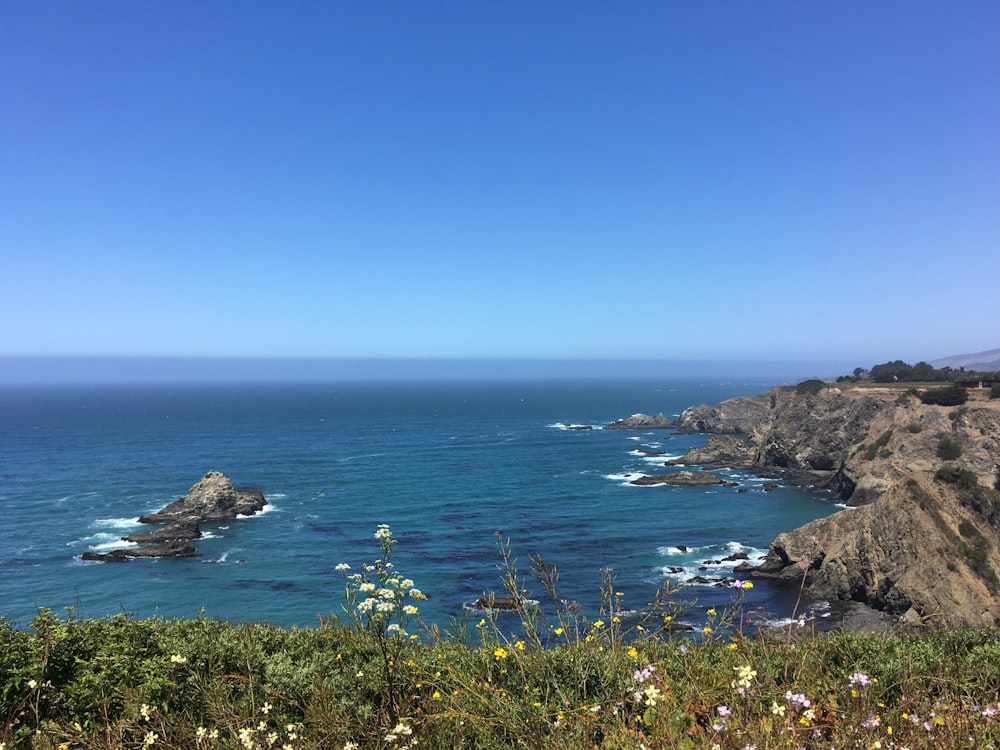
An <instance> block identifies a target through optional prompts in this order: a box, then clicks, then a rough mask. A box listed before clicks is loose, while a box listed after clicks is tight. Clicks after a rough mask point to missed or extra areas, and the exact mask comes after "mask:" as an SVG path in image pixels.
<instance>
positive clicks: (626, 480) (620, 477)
mask: <svg viewBox="0 0 1000 750" xmlns="http://www.w3.org/2000/svg"><path fill="white" fill-rule="evenodd" d="M640 476H642V475H641V474H605V475H604V478H605V479H610V480H611V481H612V482H619V483H621V484H623V485H628V486H633V485H632V484H631V482H632V480H633V479H637V478H638V477H640Z"/></svg>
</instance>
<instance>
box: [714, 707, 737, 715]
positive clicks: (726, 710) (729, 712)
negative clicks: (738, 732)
mask: <svg viewBox="0 0 1000 750" xmlns="http://www.w3.org/2000/svg"><path fill="white" fill-rule="evenodd" d="M715 711H716V713H717V714H719V716H732V715H733V712H732V710H731V709H730V708H729V706H719V707H718V708H716V709H715Z"/></svg>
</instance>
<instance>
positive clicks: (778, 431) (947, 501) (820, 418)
mask: <svg viewBox="0 0 1000 750" xmlns="http://www.w3.org/2000/svg"><path fill="white" fill-rule="evenodd" d="M678 427H679V428H680V429H686V430H698V431H707V432H714V433H717V434H715V435H713V436H712V437H711V438H709V440H708V442H707V443H706V445H705V447H704V448H703V449H701V450H700V451H694V452H692V454H690V455H689V456H686V457H685V458H684V459H682V460H683V461H684V462H688V463H726V464H730V465H738V466H744V467H750V468H754V469H756V470H782V471H790V472H794V473H796V474H798V475H799V476H801V477H806V478H808V479H809V480H810V481H811V482H813V483H814V484H816V485H817V486H821V487H828V488H830V489H832V490H834V491H835V492H836V493H837V494H838V496H839V498H840V499H841V500H843V501H845V502H848V503H851V504H853V505H857V506H862V507H855V508H850V509H847V510H843V511H841V512H839V513H836V514H834V515H832V516H829V517H827V518H823V519H820V520H818V521H815V522H813V523H811V524H808V525H807V526H804V527H802V528H801V529H797V530H795V531H792V532H788V533H786V534H781V535H780V536H779V537H778V538H777V539H776V540H775V541H774V542H773V543H772V544H771V547H770V550H769V552H768V556H767V559H766V560H765V561H764V563H763V564H762V565H760V566H759V567H756V568H753V569H752V570H751V569H749V568H748V569H747V570H745V571H744V572H745V573H748V574H750V575H752V576H754V577H756V578H763V579H769V580H772V581H774V582H776V583H779V584H787V585H795V586H798V585H799V583H800V582H801V581H802V579H803V576H805V580H806V590H807V592H808V593H809V594H811V595H812V596H815V597H817V598H824V599H841V600H853V601H859V602H863V603H865V604H867V605H869V606H871V607H874V608H876V609H880V610H883V611H886V612H889V613H891V614H895V615H901V616H903V615H905V617H906V619H907V620H908V621H910V622H913V623H917V622H919V623H923V624H926V625H931V626H945V627H967V626H982V625H992V624H998V623H1000V597H998V594H1000V582H998V580H997V573H998V572H1000V532H998V528H1000V504H998V503H1000V493H997V492H996V491H995V490H993V489H992V488H993V487H994V485H995V483H996V481H997V474H996V466H997V463H998V461H1000V403H997V402H995V401H994V402H990V401H987V400H985V398H984V397H983V394H975V395H974V400H971V401H970V402H969V403H968V404H967V405H966V406H964V407H942V406H929V405H925V404H922V403H921V402H920V401H919V399H917V398H916V397H914V396H912V395H909V394H907V393H906V392H905V390H903V389H901V388H891V387H887V388H883V389H864V390H863V389H856V390H853V391H847V392H843V393H842V392H840V391H839V390H838V389H834V388H824V389H822V390H820V391H819V392H817V393H814V394H809V393H799V392H796V390H795V389H794V388H779V389H773V390H771V391H770V392H768V393H767V394H765V395H764V396H754V397H750V398H745V399H732V400H731V401H728V402H724V403H723V404H720V405H718V406H717V407H696V408H694V409H689V410H687V411H685V412H684V413H683V414H682V415H681V417H680V418H679V420H678ZM942 456H944V458H942ZM946 464H947V465H948V466H953V467H955V468H956V469H960V470H962V473H960V474H958V475H956V478H957V477H961V481H953V482H943V481H941V480H939V479H936V478H935V472H936V471H937V470H938V469H939V468H940V467H942V466H944V465H946ZM977 482H978V486H977V485H976V483H977Z"/></svg>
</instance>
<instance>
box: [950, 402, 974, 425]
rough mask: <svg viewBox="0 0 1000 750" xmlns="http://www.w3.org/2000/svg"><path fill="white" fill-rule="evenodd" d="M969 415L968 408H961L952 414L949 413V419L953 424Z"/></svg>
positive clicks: (954, 410)
mask: <svg viewBox="0 0 1000 750" xmlns="http://www.w3.org/2000/svg"><path fill="white" fill-rule="evenodd" d="M968 413H969V407H968V406H960V407H958V408H957V409H952V410H951V411H950V412H948V419H950V420H951V421H952V423H956V422H958V421H959V420H960V419H962V417H964V416H965V415H966V414H968Z"/></svg>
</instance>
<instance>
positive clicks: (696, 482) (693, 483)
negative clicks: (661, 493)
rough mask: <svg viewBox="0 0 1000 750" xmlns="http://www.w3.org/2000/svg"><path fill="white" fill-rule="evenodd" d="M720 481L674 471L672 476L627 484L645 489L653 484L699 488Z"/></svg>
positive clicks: (690, 472) (712, 477)
mask: <svg viewBox="0 0 1000 750" xmlns="http://www.w3.org/2000/svg"><path fill="white" fill-rule="evenodd" d="M722 483H723V482H722V480H721V479H719V478H718V477H717V476H715V475H714V474H708V473H706V472H693V471H675V472H673V473H672V474H661V475H659V476H655V477H639V478H637V479H633V480H632V481H631V482H629V484H635V485H638V486H640V487H646V486H650V485H654V484H673V485H679V486H682V487H700V486H702V485H709V484H722Z"/></svg>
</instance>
